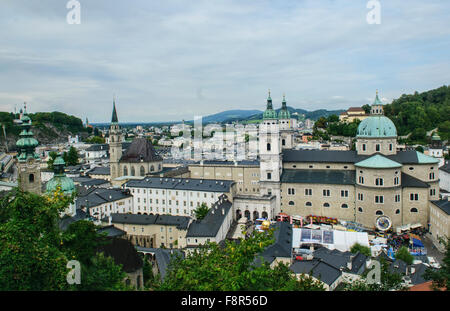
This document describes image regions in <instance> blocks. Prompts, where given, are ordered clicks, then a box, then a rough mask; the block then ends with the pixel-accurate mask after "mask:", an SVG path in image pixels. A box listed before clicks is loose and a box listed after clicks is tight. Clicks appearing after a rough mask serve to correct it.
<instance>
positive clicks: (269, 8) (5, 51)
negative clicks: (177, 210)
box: [0, 0, 450, 122]
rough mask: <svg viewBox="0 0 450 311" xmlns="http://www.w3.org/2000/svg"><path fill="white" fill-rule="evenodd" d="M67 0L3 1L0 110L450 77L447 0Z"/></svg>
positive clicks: (202, 109) (142, 111) (386, 88)
mask: <svg viewBox="0 0 450 311" xmlns="http://www.w3.org/2000/svg"><path fill="white" fill-rule="evenodd" d="M78 1H79V2H80V4H81V24H79V25H76V24H74V25H70V24H68V23H67V20H66V15H67V13H68V12H69V9H67V8H66V3H67V1H66V0H40V1H30V0H2V1H1V2H0V111H13V110H14V107H15V106H17V107H18V109H19V108H20V106H21V105H22V103H23V102H24V101H26V102H27V103H28V105H29V107H30V111H31V112H36V111H55V110H57V111H62V112H65V113H68V114H73V115H76V116H78V117H80V118H82V119H83V120H84V119H85V118H86V117H88V118H89V121H90V122H105V121H110V119H111V110H112V98H113V95H114V94H115V95H116V104H117V110H118V114H119V121H121V122H133V121H149V122H151V121H170V120H180V119H183V118H184V119H193V116H194V115H208V114H212V113H217V112H220V111H223V110H228V109H260V110H263V109H264V106H265V100H266V97H267V90H268V89H269V88H270V89H271V92H272V98H273V100H274V104H275V107H278V106H280V105H281V104H280V102H281V98H282V94H283V92H285V93H286V99H287V101H288V105H289V106H292V107H295V108H303V109H307V110H315V109H320V108H326V109H345V108H348V107H349V106H362V105H364V104H367V103H370V102H371V101H372V100H373V98H374V96H375V90H376V89H378V90H379V92H380V95H381V96H382V97H383V99H384V100H385V101H391V100H392V99H394V98H398V97H399V96H401V94H403V93H412V92H414V91H416V90H417V91H419V92H421V91H426V90H429V89H433V88H437V87H439V86H442V85H448V84H449V82H450V57H449V56H450V18H449V16H450V1H448V0H427V1H424V0H408V1H405V0H380V3H381V24H379V25H370V24H368V23H367V20H366V15H367V14H368V12H369V11H370V9H368V8H367V7H366V6H367V3H368V0H292V1H289V0H277V1H273V0H195V1H191V0H189V1H188V0H183V1H181V0H159V1H156V0H142V1H141V0H133V1H131V0H130V1H119V0H116V1H114V0H78Z"/></svg>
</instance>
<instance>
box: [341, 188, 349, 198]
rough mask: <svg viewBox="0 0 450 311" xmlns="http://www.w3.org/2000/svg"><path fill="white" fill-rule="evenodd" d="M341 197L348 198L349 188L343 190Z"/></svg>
mask: <svg viewBox="0 0 450 311" xmlns="http://www.w3.org/2000/svg"><path fill="white" fill-rule="evenodd" d="M341 197H343V198H348V190H341Z"/></svg>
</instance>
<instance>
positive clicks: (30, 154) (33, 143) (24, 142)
mask: <svg viewBox="0 0 450 311" xmlns="http://www.w3.org/2000/svg"><path fill="white" fill-rule="evenodd" d="M20 120H21V121H22V124H21V125H20V127H21V128H22V131H21V132H20V134H19V136H20V138H19V140H18V141H17V142H16V146H17V148H18V149H19V155H18V156H17V159H18V160H19V161H20V162H25V161H26V160H27V159H29V158H34V159H39V155H38V154H36V153H35V152H34V151H35V149H36V147H37V146H38V145H39V142H38V141H37V140H36V139H35V138H34V137H33V135H34V134H33V132H32V131H31V119H30V117H28V115H27V114H26V109H24V114H23V115H22V117H21V119H20Z"/></svg>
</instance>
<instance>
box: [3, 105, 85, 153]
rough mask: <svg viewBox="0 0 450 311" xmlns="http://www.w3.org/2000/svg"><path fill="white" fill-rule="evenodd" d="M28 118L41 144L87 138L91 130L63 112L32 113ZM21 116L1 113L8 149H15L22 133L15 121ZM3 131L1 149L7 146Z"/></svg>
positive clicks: (79, 120)
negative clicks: (70, 137) (71, 138)
mask: <svg viewBox="0 0 450 311" xmlns="http://www.w3.org/2000/svg"><path fill="white" fill-rule="evenodd" d="M28 116H29V117H30V118H31V121H32V123H33V127H32V131H33V133H34V135H35V138H36V139H37V140H38V141H39V143H41V144H48V143H56V142H64V141H67V136H68V135H80V136H82V137H84V136H87V135H88V133H89V131H92V129H90V128H85V127H84V126H83V122H82V121H81V119H79V118H77V117H75V116H71V115H67V114H65V113H62V112H57V111H55V112H37V113H30V114H28ZM18 118H19V114H16V115H14V113H12V112H3V111H0V123H1V124H2V125H5V130H6V138H7V141H8V147H9V148H10V149H13V148H14V147H15V142H16V140H17V139H18V137H19V133H20V131H21V129H20V126H19V125H17V124H14V119H18ZM0 130H1V135H0V143H1V147H2V148H3V147H4V146H5V136H4V133H3V130H2V129H0Z"/></svg>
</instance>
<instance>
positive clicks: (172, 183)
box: [125, 177, 234, 192]
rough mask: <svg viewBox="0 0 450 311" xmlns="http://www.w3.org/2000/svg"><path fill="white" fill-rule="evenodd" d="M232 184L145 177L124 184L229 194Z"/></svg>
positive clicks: (220, 181) (228, 181) (217, 181)
mask: <svg viewBox="0 0 450 311" xmlns="http://www.w3.org/2000/svg"><path fill="white" fill-rule="evenodd" d="M233 184H234V181H232V180H213V179H191V178H163V177H146V178H145V179H142V180H130V181H128V182H126V183H125V187H128V188H130V187H137V188H159V189H173V190H193V191H205V192H229V191H230V188H231V186H232V185H233Z"/></svg>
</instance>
